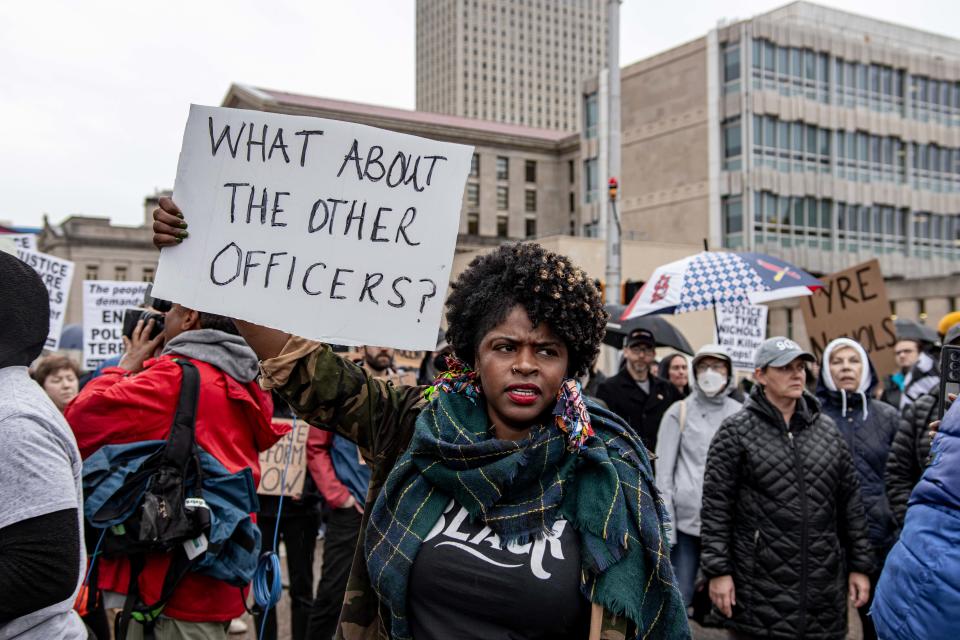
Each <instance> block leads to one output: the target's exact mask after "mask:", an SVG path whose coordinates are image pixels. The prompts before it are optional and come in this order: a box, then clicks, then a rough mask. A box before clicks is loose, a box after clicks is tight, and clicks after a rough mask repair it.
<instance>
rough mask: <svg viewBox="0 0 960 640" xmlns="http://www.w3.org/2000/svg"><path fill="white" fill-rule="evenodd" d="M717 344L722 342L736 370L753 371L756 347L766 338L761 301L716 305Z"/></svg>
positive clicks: (764, 309)
mask: <svg viewBox="0 0 960 640" xmlns="http://www.w3.org/2000/svg"><path fill="white" fill-rule="evenodd" d="M716 313H717V333H718V335H717V337H716V341H717V344H719V345H723V346H724V347H726V349H727V353H728V354H730V359H731V360H733V368H734V369H736V370H738V371H753V370H754V366H753V363H754V361H755V357H754V356H755V354H756V351H757V348H758V347H759V346H760V345H761V344H762V343H763V341H764V340H766V339H767V308H766V307H765V306H763V305H752V304H741V305H717V310H716Z"/></svg>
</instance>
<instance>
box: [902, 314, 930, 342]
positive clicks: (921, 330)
mask: <svg viewBox="0 0 960 640" xmlns="http://www.w3.org/2000/svg"><path fill="white" fill-rule="evenodd" d="M896 325H897V339H898V340H916V341H918V342H929V343H930V344H936V343H937V341H938V340H939V339H940V336H939V335H937V332H936V331H934V329H933V327H928V326H927V325H925V324H920V323H919V322H916V321H915V320H907V319H906V318H897V321H896Z"/></svg>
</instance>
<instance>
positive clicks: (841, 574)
mask: <svg viewBox="0 0 960 640" xmlns="http://www.w3.org/2000/svg"><path fill="white" fill-rule="evenodd" d="M701 517H702V520H703V526H702V529H701V536H702V538H701V542H702V545H703V550H702V553H701V556H700V562H701V566H702V568H703V571H704V573H705V574H706V576H707V577H708V578H713V577H716V576H722V575H732V576H733V582H734V587H735V589H736V600H737V606H735V607H734V609H733V618H732V619H730V620H729V621H727V626H729V627H731V628H733V629H736V630H737V631H740V632H741V633H746V634H751V635H756V636H759V637H764V638H811V639H818V640H826V639H830V640H833V639H837V640H840V639H842V638H844V637H845V636H846V631H847V573H848V572H850V571H859V572H861V573H866V574H869V573H870V572H871V571H872V570H873V567H874V562H873V552H872V549H871V546H870V542H869V540H868V539H867V525H866V518H865V516H864V510H863V504H862V502H861V501H860V486H859V483H858V481H857V474H856V470H855V469H854V467H853V460H852V459H851V457H850V452H849V450H848V449H847V446H846V444H844V442H843V438H842V437H841V435H840V433H839V432H838V431H837V428H836V426H835V425H834V424H833V423H832V422H831V420H830V419H829V418H827V417H826V416H823V415H821V413H820V408H819V405H818V403H817V400H816V399H815V398H814V397H813V396H811V395H809V394H806V393H805V394H804V396H803V398H802V399H801V400H800V401H799V402H798V404H797V411H796V413H794V416H793V418H792V419H791V421H790V428H789V430H788V429H787V426H786V425H785V424H784V422H783V416H782V414H781V413H780V411H779V410H777V409H776V408H775V407H774V406H773V405H771V404H770V402H769V401H768V400H767V398H766V396H765V395H764V393H763V389H762V388H761V387H760V386H757V387H755V388H754V389H753V391H752V392H751V393H750V397H749V398H747V402H746V404H745V405H744V408H743V409H742V410H741V411H739V412H738V413H736V414H734V415H733V416H731V417H729V418H727V419H726V420H725V421H724V422H723V425H722V426H721V427H720V430H719V431H718V432H717V435H716V436H714V439H713V442H712V443H711V444H710V451H709V453H708V455H707V466H706V471H705V473H704V485H703V510H702V511H701Z"/></svg>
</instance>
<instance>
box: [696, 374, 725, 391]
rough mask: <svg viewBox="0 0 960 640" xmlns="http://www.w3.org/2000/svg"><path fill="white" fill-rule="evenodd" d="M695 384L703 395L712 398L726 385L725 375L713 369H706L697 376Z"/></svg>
mask: <svg viewBox="0 0 960 640" xmlns="http://www.w3.org/2000/svg"><path fill="white" fill-rule="evenodd" d="M697 385H699V387H700V390H701V391H703V394H704V395H705V396H707V397H708V398H712V397H714V396H715V395H717V394H718V393H720V392H721V391H723V388H724V387H725V386H727V377H726V376H725V375H723V374H722V373H719V372H717V371H714V370H713V369H707V370H706V371H704V372H703V373H701V374H700V375H699V376H697Z"/></svg>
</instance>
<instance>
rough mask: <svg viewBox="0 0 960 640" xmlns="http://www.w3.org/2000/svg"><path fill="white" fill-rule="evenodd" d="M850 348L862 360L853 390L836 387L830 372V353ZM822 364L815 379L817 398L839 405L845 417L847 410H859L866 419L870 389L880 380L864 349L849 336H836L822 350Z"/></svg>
mask: <svg viewBox="0 0 960 640" xmlns="http://www.w3.org/2000/svg"><path fill="white" fill-rule="evenodd" d="M846 348H850V349H853V350H854V351H856V352H857V353H858V354H859V355H860V361H861V362H863V364H864V366H863V370H862V371H861V372H860V384H858V385H857V390H856V391H853V392H848V391H844V390H843V389H838V388H837V383H836V381H834V379H833V375H832V374H831V373H830V355H831V354H832V353H833V352H834V351H836V350H837V349H846ZM821 362H822V363H823V365H822V366H821V367H820V378H819V379H818V380H817V398H819V399H820V401H821V402H823V403H830V404H832V405H835V406H838V407H840V415H841V416H843V417H846V415H847V412H848V411H851V410H854V409H856V410H859V411H862V412H863V419H864V420H866V419H867V416H868V415H869V406H870V402H869V400H870V398H869V393H870V390H871V389H873V388H874V387H876V386H877V384H878V383H879V381H880V378H879V376H877V370H876V369H875V368H874V366H873V362H872V361H871V360H870V356H869V355H867V351H866V349H864V348H863V346H862V345H861V344H860V343H859V342H857V341H856V340H851V339H850V338H837V339H836V340H833V341H831V342H830V343H829V344H828V345H827V346H826V348H824V350H823V359H822V360H821Z"/></svg>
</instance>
